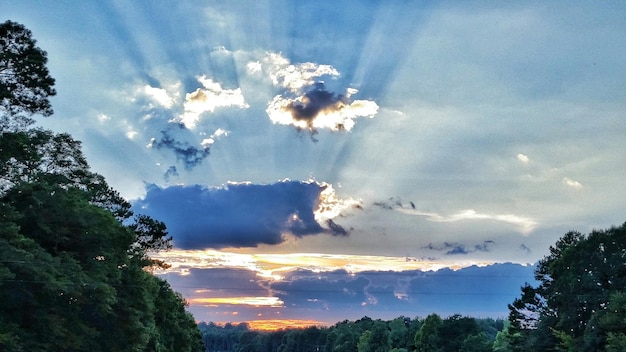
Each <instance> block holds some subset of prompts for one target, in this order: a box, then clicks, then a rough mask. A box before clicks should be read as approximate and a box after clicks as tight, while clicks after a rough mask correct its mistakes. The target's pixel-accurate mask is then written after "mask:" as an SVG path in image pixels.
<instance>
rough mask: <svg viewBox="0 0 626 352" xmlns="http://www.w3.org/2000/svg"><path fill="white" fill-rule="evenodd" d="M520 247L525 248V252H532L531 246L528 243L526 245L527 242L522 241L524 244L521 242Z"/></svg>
mask: <svg viewBox="0 0 626 352" xmlns="http://www.w3.org/2000/svg"><path fill="white" fill-rule="evenodd" d="M519 248H520V249H521V250H523V251H524V252H526V253H530V252H531V250H530V247H528V246H527V245H525V244H523V243H522V244H520V246H519Z"/></svg>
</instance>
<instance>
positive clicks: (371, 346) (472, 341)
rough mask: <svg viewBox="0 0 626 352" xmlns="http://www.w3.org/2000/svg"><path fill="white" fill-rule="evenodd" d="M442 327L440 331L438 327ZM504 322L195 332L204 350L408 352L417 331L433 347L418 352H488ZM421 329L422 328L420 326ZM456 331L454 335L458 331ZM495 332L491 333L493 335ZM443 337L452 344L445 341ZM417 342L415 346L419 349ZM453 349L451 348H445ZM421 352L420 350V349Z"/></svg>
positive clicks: (404, 321) (203, 326) (402, 320)
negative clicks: (200, 337) (200, 335)
mask: <svg viewBox="0 0 626 352" xmlns="http://www.w3.org/2000/svg"><path fill="white" fill-rule="evenodd" d="M444 324H445V325H446V327H445V328H443V329H441V327H443V326H444ZM503 325H504V324H503V321H501V320H499V321H498V320H493V319H474V318H469V317H461V316H459V315H454V316H452V317H448V318H446V319H441V318H440V317H439V316H438V315H436V314H432V315H430V316H428V317H427V318H426V319H411V318H407V317H399V318H396V319H393V320H390V321H383V320H379V319H377V320H373V319H371V318H369V317H364V318H362V319H359V320H357V321H353V322H352V321H348V320H345V321H342V322H340V323H337V324H335V325H333V326H331V327H327V328H322V327H309V328H306V329H288V330H279V331H273V332H260V331H251V330H249V328H248V326H247V325H246V324H240V325H231V324H226V325H225V326H218V325H215V324H213V323H200V325H199V327H200V331H201V332H202V338H203V341H204V344H205V345H206V348H207V349H206V350H207V351H214V352H227V351H259V352H283V351H284V352H287V351H288V352H292V351H294V352H309V351H311V352H317V351H350V352H388V351H390V352H403V351H404V352H407V351H416V349H415V348H414V342H413V341H414V340H419V339H420V338H419V337H418V336H416V335H417V334H418V331H421V332H422V334H425V336H426V335H427V336H429V337H430V339H429V341H431V342H432V344H431V345H429V346H428V347H424V345H420V346H421V347H420V348H422V349H417V351H480V352H482V351H491V346H492V345H493V343H494V339H492V338H490V337H489V336H491V335H490V334H493V335H494V338H495V335H496V334H497V333H498V332H499V331H497V330H496V329H499V328H502V327H503ZM424 326H425V328H424V329H422V327H424ZM457 328H458V331H453V330H454V329H457ZM494 331H496V332H495V334H494V333H493V332H494ZM441 333H443V334H445V335H446V337H448V338H450V340H451V341H444V337H442V336H440V334H441ZM419 343H420V342H419V341H418V344H419ZM452 345H454V346H455V347H450V346H452ZM424 348H425V349H424Z"/></svg>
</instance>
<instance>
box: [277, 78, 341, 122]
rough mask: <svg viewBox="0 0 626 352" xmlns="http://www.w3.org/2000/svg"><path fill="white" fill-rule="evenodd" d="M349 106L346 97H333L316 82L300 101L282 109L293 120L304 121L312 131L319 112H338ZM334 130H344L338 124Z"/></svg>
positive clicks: (332, 94)
mask: <svg viewBox="0 0 626 352" xmlns="http://www.w3.org/2000/svg"><path fill="white" fill-rule="evenodd" d="M349 104H350V100H349V99H348V98H347V97H346V96H344V95H335V93H333V92H329V91H327V90H326V89H325V88H324V83H321V82H318V83H316V84H315V85H314V87H313V89H311V90H310V91H308V92H306V93H305V94H304V97H303V98H302V99H301V100H300V101H293V102H291V103H289V104H288V105H287V106H285V107H284V109H285V110H287V111H289V112H291V116H292V117H293V119H294V120H298V121H306V122H307V126H308V127H309V128H310V129H312V130H314V128H313V121H314V120H315V118H316V117H317V116H318V115H319V113H320V112H323V111H326V112H331V111H339V110H341V109H343V108H344V107H345V106H347V105H349ZM335 129H337V130H345V126H342V125H341V124H338V125H337V126H335Z"/></svg>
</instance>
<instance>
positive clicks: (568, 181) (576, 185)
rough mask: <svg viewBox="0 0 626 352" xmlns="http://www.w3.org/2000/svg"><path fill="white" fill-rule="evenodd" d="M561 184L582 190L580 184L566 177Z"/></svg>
mask: <svg viewBox="0 0 626 352" xmlns="http://www.w3.org/2000/svg"><path fill="white" fill-rule="evenodd" d="M563 184H564V185H566V186H568V187H571V188H573V189H582V188H583V185H582V184H581V183H580V182H578V181H575V180H572V179H571V178H567V177H563Z"/></svg>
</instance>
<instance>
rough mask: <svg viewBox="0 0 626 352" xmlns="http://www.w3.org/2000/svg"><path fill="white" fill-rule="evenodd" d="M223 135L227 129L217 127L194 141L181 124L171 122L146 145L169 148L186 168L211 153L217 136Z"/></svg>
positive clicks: (197, 163) (192, 136)
mask: <svg viewBox="0 0 626 352" xmlns="http://www.w3.org/2000/svg"><path fill="white" fill-rule="evenodd" d="M224 136H228V131H226V130H224V129H221V128H218V129H217V130H216V131H215V132H214V133H213V134H211V135H210V136H208V137H205V138H203V139H202V140H201V141H200V142H199V143H198V142H197V141H195V139H196V137H195V136H194V135H192V134H191V133H190V131H189V130H188V129H187V128H185V126H184V125H183V124H181V123H175V122H171V123H169V124H168V128H167V129H165V130H162V131H161V137H160V138H158V139H157V138H152V139H150V142H149V143H148V145H147V146H146V147H147V148H156V149H169V150H171V151H172V152H173V153H174V155H175V156H176V159H177V160H178V161H180V162H182V163H183V165H184V166H185V168H186V169H192V168H194V167H196V166H198V165H199V164H200V163H201V162H202V161H203V160H204V159H206V158H207V157H208V156H209V155H210V154H211V146H213V144H214V143H215V141H216V140H217V139H218V138H221V137H224ZM168 176H171V175H168ZM176 176H177V174H176Z"/></svg>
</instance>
